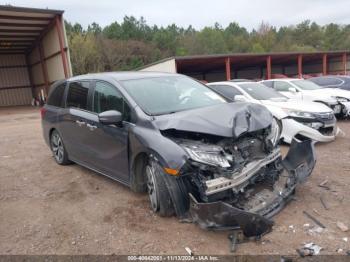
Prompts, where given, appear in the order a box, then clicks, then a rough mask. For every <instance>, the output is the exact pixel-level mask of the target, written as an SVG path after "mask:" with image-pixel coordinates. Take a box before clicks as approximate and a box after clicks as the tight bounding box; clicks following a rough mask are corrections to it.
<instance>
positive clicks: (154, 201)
mask: <svg viewBox="0 0 350 262" xmlns="http://www.w3.org/2000/svg"><path fill="white" fill-rule="evenodd" d="M154 172H156V171H155V170H154V166H153V165H151V166H150V165H147V167H146V175H147V192H148V196H149V200H150V202H151V207H152V210H153V211H154V212H157V211H158V210H159V199H158V192H157V186H156V178H155V174H154Z"/></svg>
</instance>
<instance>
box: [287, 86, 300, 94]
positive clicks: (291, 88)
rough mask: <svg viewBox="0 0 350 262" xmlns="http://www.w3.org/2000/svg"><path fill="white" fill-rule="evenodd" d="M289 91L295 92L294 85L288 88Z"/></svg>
mask: <svg viewBox="0 0 350 262" xmlns="http://www.w3.org/2000/svg"><path fill="white" fill-rule="evenodd" d="M288 90H289V92H292V93H296V92H298V90H297V89H296V88H295V87H290V88H288Z"/></svg>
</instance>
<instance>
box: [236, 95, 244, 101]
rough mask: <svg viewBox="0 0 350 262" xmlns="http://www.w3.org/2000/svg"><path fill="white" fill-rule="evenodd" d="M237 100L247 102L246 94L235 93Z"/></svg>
mask: <svg viewBox="0 0 350 262" xmlns="http://www.w3.org/2000/svg"><path fill="white" fill-rule="evenodd" d="M235 101H239V102H247V98H246V97H245V96H244V95H235Z"/></svg>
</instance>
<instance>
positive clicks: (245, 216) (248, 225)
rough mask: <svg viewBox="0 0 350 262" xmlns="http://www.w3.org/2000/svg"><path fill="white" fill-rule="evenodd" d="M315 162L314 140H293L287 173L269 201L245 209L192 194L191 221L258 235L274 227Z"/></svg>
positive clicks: (284, 162)
mask: <svg viewBox="0 0 350 262" xmlns="http://www.w3.org/2000/svg"><path fill="white" fill-rule="evenodd" d="M315 163H316V158H315V154H314V146H313V142H312V141H311V140H306V141H303V142H297V141H296V140H293V141H292V144H291V146H290V150H289V152H288V154H287V156H286V157H285V158H284V159H283V161H282V165H283V167H284V171H283V172H284V174H287V175H283V174H282V175H281V176H280V181H278V182H276V184H277V185H276V186H275V187H274V190H273V191H271V194H270V197H269V198H268V199H266V201H264V202H262V203H261V204H259V206H256V207H254V208H253V209H252V210H242V209H238V208H236V207H234V206H231V205H230V204H228V203H225V202H223V201H216V202H211V203H199V202H198V201H197V200H196V199H195V198H194V197H193V196H192V195H191V194H190V207H189V214H190V216H191V218H192V221H193V222H195V223H197V224H198V225H199V226H201V227H202V228H206V229H216V230H234V229H240V230H242V232H243V234H244V236H246V237H254V236H256V237H258V236H261V235H264V234H266V233H268V232H270V231H271V229H272V226H273V221H272V220H271V219H270V218H271V217H272V216H274V215H275V214H277V213H278V212H279V211H280V210H281V209H282V208H283V207H284V206H285V205H286V204H287V203H288V202H289V200H290V199H291V196H292V194H293V192H294V189H295V187H296V185H297V184H298V183H303V182H304V181H305V180H306V179H307V177H309V176H310V174H311V172H312V170H313V168H314V166H315Z"/></svg>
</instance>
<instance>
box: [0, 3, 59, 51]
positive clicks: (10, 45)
mask: <svg viewBox="0 0 350 262" xmlns="http://www.w3.org/2000/svg"><path fill="white" fill-rule="evenodd" d="M62 14H63V11H62V10H50V9H37V8H26V7H15V6H10V5H0V54H4V53H28V52H29V51H30V49H31V48H32V46H34V44H35V42H36V41H38V40H39V39H40V37H41V35H42V34H43V33H44V32H45V31H46V30H47V29H48V27H50V25H51V24H52V23H53V20H54V19H55V17H56V16H60V15H62Z"/></svg>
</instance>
